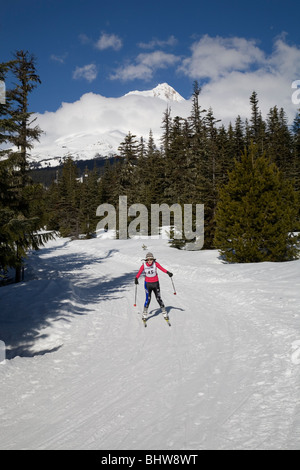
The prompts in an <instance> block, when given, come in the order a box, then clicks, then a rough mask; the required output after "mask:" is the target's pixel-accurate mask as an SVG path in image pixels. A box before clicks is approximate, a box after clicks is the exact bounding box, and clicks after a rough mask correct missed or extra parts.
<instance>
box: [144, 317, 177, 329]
mask: <svg viewBox="0 0 300 470" xmlns="http://www.w3.org/2000/svg"><path fill="white" fill-rule="evenodd" d="M164 320H165V321H166V322H167V324H168V325H169V326H171V323H170V319H169V317H167V318H166V317H164ZM142 322H143V323H144V327H145V328H147V318H142Z"/></svg>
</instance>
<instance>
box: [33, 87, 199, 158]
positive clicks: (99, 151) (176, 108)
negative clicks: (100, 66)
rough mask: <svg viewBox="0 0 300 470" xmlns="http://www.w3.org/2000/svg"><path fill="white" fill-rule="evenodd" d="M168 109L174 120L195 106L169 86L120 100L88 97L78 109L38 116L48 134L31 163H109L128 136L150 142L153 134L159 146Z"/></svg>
mask: <svg viewBox="0 0 300 470" xmlns="http://www.w3.org/2000/svg"><path fill="white" fill-rule="evenodd" d="M167 105H169V106H170V107H171V113H172V114H174V115H180V116H183V117H184V116H187V115H188V114H189V112H190V109H191V104H190V101H189V100H185V99H184V98H183V97H182V96H181V95H180V94H179V93H177V92H176V90H174V88H172V87H171V86H169V85H168V84H167V83H163V84H160V85H158V86H157V87H155V88H154V89H153V90H146V91H132V92H129V93H127V94H126V95H124V96H122V97H120V98H106V97H104V96H101V95H98V94H95V93H86V94H84V95H83V96H82V97H81V98H80V99H79V100H78V101H76V102H74V103H62V105H61V107H60V108H59V109H58V110H57V111H56V112H45V113H43V114H37V116H36V117H37V123H38V124H39V126H40V128H41V129H42V130H43V131H44V133H43V135H42V136H41V139H40V142H39V143H36V144H35V146H34V149H33V150H32V152H31V156H30V163H31V165H32V166H35V167H46V166H57V165H59V164H60V163H61V162H62V160H63V158H64V157H66V156H69V155H71V156H72V157H73V158H74V160H88V159H92V158H95V157H97V156H102V157H110V156H113V155H115V154H116V153H117V151H118V147H119V145H120V143H121V142H122V141H123V140H124V138H125V136H126V135H127V134H128V132H131V133H132V134H134V135H136V136H137V139H139V138H140V137H144V138H146V139H147V138H148V136H149V132H150V129H151V130H152V133H153V136H154V138H155V139H157V140H158V139H159V138H160V136H161V121H162V116H163V113H164V111H165V109H166V106H167Z"/></svg>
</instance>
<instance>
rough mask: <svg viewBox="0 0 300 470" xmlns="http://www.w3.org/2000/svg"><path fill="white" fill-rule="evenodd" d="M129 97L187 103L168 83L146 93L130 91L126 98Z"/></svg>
mask: <svg viewBox="0 0 300 470" xmlns="http://www.w3.org/2000/svg"><path fill="white" fill-rule="evenodd" d="M129 95H139V96H147V97H150V98H151V97H152V98H160V99H162V100H165V101H177V102H180V101H185V99H184V98H183V97H182V96H181V95H180V94H179V93H177V91H176V90H174V88H172V87H171V86H170V85H168V83H160V84H159V85H157V87H155V88H153V89H152V90H145V91H138V90H135V91H130V92H129V93H126V95H125V96H129Z"/></svg>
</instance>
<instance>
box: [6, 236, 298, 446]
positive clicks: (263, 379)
mask: <svg viewBox="0 0 300 470" xmlns="http://www.w3.org/2000/svg"><path fill="white" fill-rule="evenodd" d="M143 243H145V244H147V248H148V249H151V251H153V252H154V254H155V256H156V257H157V258H158V260H159V261H160V263H161V264H162V265H163V266H165V267H166V268H167V269H169V270H171V271H173V273H174V278H173V279H174V282H175V286H176V289H177V295H176V296H174V295H173V289H172V284H171V282H170V279H169V278H168V276H166V275H164V274H163V273H161V274H160V282H161V291H162V297H163V299H164V301H165V304H166V306H167V310H168V311H169V315H170V320H171V324H172V326H171V328H170V327H168V325H167V324H166V323H165V322H164V320H163V318H162V316H161V314H160V311H159V309H158V306H157V304H156V300H155V299H153V300H152V303H151V306H150V312H151V313H150V318H149V320H148V327H147V328H144V327H143V325H142V322H141V319H140V315H139V314H138V313H137V312H138V311H141V308H142V304H143V300H144V293H143V286H142V285H141V284H142V282H140V285H139V287H138V307H136V308H135V307H133V303H134V283H133V279H134V276H135V274H136V273H137V271H138V268H139V266H140V264H141V258H142V257H143V256H144V252H143V250H142V245H143ZM28 270H29V273H30V275H31V277H32V280H31V281H29V282H26V283H23V284H20V285H15V286H8V287H5V288H2V289H1V291H0V294H1V298H0V306H1V312H0V339H1V340H3V341H5V343H6V346H7V357H8V360H7V361H6V363H5V364H0V380H1V402H0V422H1V426H0V449H111V450H113V449H118V450H122V449H129V450H130V449H148V450H150V449H152V450H153V449H165V450H173V449H181V450H183V449H299V448H300V400H299V399H300V392H299V389H300V383H299V377H300V329H299V318H300V315H299V300H300V290H299V273H300V262H298V261H296V262H293V263H283V264H272V263H263V264H260V265H226V264H222V262H221V261H220V260H219V259H218V256H217V253H216V252H205V251H203V252H198V253H192V252H182V251H177V250H174V249H171V248H169V247H167V245H166V243H165V242H164V241H161V240H149V241H148V240H147V241H145V240H143V241H141V240H128V241H114V240H109V239H107V240H106V239H95V240H89V241H74V242H70V241H69V240H57V241H55V242H51V243H49V244H48V245H47V247H46V248H44V249H43V250H41V251H40V252H38V253H35V254H32V255H31V257H30V260H29V268H28Z"/></svg>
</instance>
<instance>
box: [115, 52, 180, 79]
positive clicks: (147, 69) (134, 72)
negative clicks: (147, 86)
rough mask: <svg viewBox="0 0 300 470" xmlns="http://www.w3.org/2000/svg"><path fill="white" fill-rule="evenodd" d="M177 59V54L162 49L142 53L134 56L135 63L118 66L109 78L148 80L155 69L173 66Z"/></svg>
mask: <svg viewBox="0 0 300 470" xmlns="http://www.w3.org/2000/svg"><path fill="white" fill-rule="evenodd" d="M179 60H180V58H179V57H178V56H176V55H174V54H167V53H165V52H163V51H154V52H151V53H142V54H139V55H138V56H137V57H136V59H135V63H133V64H125V65H124V66H122V67H119V68H118V69H117V70H116V71H115V72H114V73H113V74H111V76H110V78H111V79H112V80H123V81H129V80H135V79H141V80H150V79H151V78H152V77H153V75H154V73H155V71H156V70H158V69H164V68H167V67H171V66H174V65H175V64H176V63H177V62H178V61H179Z"/></svg>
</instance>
